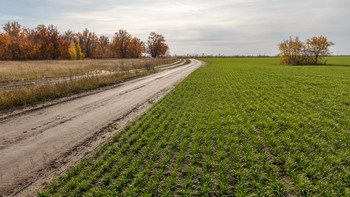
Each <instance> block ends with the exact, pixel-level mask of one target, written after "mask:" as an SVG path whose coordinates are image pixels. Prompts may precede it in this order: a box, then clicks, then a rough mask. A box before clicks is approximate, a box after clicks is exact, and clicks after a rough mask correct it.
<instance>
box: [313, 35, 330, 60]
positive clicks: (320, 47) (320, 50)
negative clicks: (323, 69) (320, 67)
mask: <svg viewBox="0 0 350 197" xmlns="http://www.w3.org/2000/svg"><path fill="white" fill-rule="evenodd" d="M332 45H334V43H333V42H331V41H328V40H327V38H326V37H324V36H319V37H316V36H314V37H312V38H310V39H307V40H306V50H307V52H308V53H309V55H310V56H311V57H312V64H319V63H320V64H324V63H326V62H325V61H322V60H323V58H324V57H325V56H328V55H331V52H330V50H329V47H330V46H332Z"/></svg>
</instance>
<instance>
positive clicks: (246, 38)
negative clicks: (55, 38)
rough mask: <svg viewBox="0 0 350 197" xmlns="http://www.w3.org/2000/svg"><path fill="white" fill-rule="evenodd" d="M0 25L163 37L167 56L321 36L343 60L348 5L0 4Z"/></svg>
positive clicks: (332, 1) (344, 0) (191, 1)
mask: <svg viewBox="0 0 350 197" xmlns="http://www.w3.org/2000/svg"><path fill="white" fill-rule="evenodd" d="M0 5H1V7H0V23H1V24H2V25H3V24H5V23H7V22H8V21H14V20H15V21H18V22H19V23H20V24H21V25H23V26H25V27H29V28H34V27H36V26H37V25H38V24H45V25H49V24H53V25H55V26H57V27H58V29H59V30H60V31H61V32H64V31H66V30H68V29H71V30H72V31H74V32H82V30H83V29H84V28H88V29H89V30H90V31H93V32H95V33H96V34H98V35H106V36H109V37H110V38H112V37H113V34H114V32H116V31H117V30H119V29H125V30H127V31H128V32H129V33H130V34H132V35H133V36H137V37H139V38H141V39H142V40H144V41H145V40H147V37H148V34H149V33H150V32H152V31H154V32H156V33H160V34H163V35H164V36H165V38H166V40H167V44H168V45H169V47H170V53H171V54H172V55H174V54H178V55H179V54H188V53H189V54H202V53H206V54H224V55H259V54H261V55H276V54H277V53H278V47H277V45H278V43H279V42H281V41H283V40H285V39H288V38H289V36H299V37H300V39H301V40H305V39H306V38H310V37H312V36H320V35H323V36H326V37H327V38H328V39H329V40H331V41H333V42H335V46H333V47H332V48H331V49H332V51H333V52H334V54H336V55H341V54H346V55H350V22H349V21H350V0H215V1H214V0H178V1H174V0H173V1H171V0H168V1H161V0H142V1H141V0H99V1H97V0H0Z"/></svg>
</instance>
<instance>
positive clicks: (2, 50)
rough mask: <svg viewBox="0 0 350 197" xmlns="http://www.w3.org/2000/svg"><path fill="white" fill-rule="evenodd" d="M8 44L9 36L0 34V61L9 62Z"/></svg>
mask: <svg viewBox="0 0 350 197" xmlns="http://www.w3.org/2000/svg"><path fill="white" fill-rule="evenodd" d="M9 44H10V36H9V35H7V34H0V60H10V56H9V54H8V53H9V51H8V46H9Z"/></svg>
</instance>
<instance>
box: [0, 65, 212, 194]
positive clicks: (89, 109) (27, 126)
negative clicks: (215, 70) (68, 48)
mask: <svg viewBox="0 0 350 197" xmlns="http://www.w3.org/2000/svg"><path fill="white" fill-rule="evenodd" d="M203 65H205V64H204V63H203V62H201V61H198V60H191V63H190V64H187V65H184V66H179V67H175V68H171V69H168V70H164V71H161V72H158V73H156V74H152V75H149V76H146V77H142V78H138V79H134V80H130V81H128V82H125V83H123V84H121V85H119V86H117V87H115V88H112V89H108V90H105V91H102V92H99V93H96V94H92V95H88V96H84V97H81V98H77V99H74V100H71V101H68V102H63V103H58V104H55V105H53V106H50V107H46V108H43V109H40V110H36V111H31V112H28V113H24V114H21V115H17V116H14V117H10V118H8V119H4V120H1V121H0V196H2V195H11V194H12V195H13V194H15V195H16V194H17V195H18V192H19V191H21V190H23V188H25V187H27V186H26V185H25V184H27V185H30V184H31V183H30V181H33V180H34V181H35V179H39V178H40V176H46V175H45V173H42V175H40V173H39V172H44V171H43V169H45V168H47V167H48V165H49V164H52V163H53V162H55V161H56V160H57V159H59V158H60V157H64V154H63V153H67V152H72V151H73V152H74V151H76V150H77V145H79V144H83V143H84V141H86V140H87V139H89V138H91V136H93V135H95V134H96V132H99V131H101V130H103V129H104V128H106V127H107V126H108V125H110V124H111V123H112V122H113V121H116V120H120V119H122V118H125V117H126V116H127V114H129V113H130V112H131V111H133V110H135V109H137V108H138V107H139V106H141V105H142V104H143V103H146V102H148V101H149V100H151V99H152V98H154V97H156V96H157V97H160V96H159V95H161V96H163V95H164V94H165V93H166V92H168V91H169V90H170V89H171V88H173V87H175V85H176V84H177V83H179V82H180V81H181V80H183V79H184V78H185V77H186V76H188V75H189V74H190V73H191V72H193V71H194V70H196V69H197V68H199V67H200V66H203ZM144 110H145V109H144ZM128 121H129V120H128ZM112 134H113V132H112ZM112 134H111V135H112ZM111 135H110V136H111ZM110 136H109V137H110ZM106 140H107V139H104V141H106ZM101 143H103V141H101V142H99V144H97V145H96V143H95V146H98V145H100V144H101ZM73 155H74V154H73ZM76 155H77V156H76V157H78V158H79V159H81V158H82V157H84V155H81V154H79V153H77V154H76ZM79 159H78V160H79ZM57 167H58V168H59V167H60V166H59V165H58V166H56V168H57ZM38 173H39V174H38ZM30 177H31V178H32V179H30ZM33 177H35V178H34V179H33ZM28 179H29V180H30V181H29V183H28ZM25 180H27V182H26V181H25ZM23 183H25V184H23ZM23 185H24V186H23ZM18 187H23V188H22V189H20V190H18ZM13 192H15V193H13ZM27 194H28V193H27Z"/></svg>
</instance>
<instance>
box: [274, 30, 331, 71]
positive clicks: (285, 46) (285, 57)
mask: <svg viewBox="0 0 350 197" xmlns="http://www.w3.org/2000/svg"><path fill="white" fill-rule="evenodd" d="M331 45H334V43H333V42H331V41H328V40H327V38H326V37H324V36H320V37H312V38H311V39H307V40H306V42H305V43H304V42H301V41H300V40H299V38H298V37H296V38H295V39H293V38H290V39H289V40H285V41H283V42H282V43H280V44H279V51H280V53H279V57H280V59H281V63H282V64H289V65H303V64H304V65H309V64H325V63H326V61H323V58H324V57H325V56H328V55H330V54H331V52H330V50H329V47H330V46H331Z"/></svg>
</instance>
